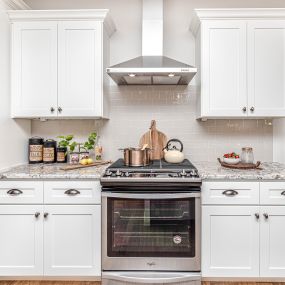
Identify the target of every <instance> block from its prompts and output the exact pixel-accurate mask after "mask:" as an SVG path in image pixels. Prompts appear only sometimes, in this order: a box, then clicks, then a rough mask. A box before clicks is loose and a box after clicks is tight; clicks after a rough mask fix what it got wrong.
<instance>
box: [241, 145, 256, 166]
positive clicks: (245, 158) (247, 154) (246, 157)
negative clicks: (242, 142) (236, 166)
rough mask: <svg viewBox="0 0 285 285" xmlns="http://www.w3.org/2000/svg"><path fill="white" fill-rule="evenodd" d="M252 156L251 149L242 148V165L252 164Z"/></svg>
mask: <svg viewBox="0 0 285 285" xmlns="http://www.w3.org/2000/svg"><path fill="white" fill-rule="evenodd" d="M253 161H254V156H253V151H252V147H243V148H242V153H241V162H242V163H253Z"/></svg>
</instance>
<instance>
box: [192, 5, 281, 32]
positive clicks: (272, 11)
mask: <svg viewBox="0 0 285 285" xmlns="http://www.w3.org/2000/svg"><path fill="white" fill-rule="evenodd" d="M240 19H248V20H258V19H263V20H264V19H285V8H240V9H195V10H194V13H193V16H192V21H191V24H190V28H189V29H190V31H191V32H192V33H193V35H194V36H195V35H196V34H197V32H198V29H199V27H200V24H201V21H203V20H240Z"/></svg>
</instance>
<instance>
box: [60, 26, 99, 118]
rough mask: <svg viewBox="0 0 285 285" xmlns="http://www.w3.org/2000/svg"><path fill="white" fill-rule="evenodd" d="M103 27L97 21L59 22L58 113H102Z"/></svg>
mask: <svg viewBox="0 0 285 285" xmlns="http://www.w3.org/2000/svg"><path fill="white" fill-rule="evenodd" d="M101 30H102V27H101V24H100V22H98V21H97V22H93V21H81V22H80V21H76V22H73V21H66V22H60V23H59V24H58V54H59V56H58V72H59V74H58V78H59V80H58V115H59V116H61V117H92V116H93V117H96V116H100V115H102V97H101V95H102V64H103V59H102V40H101V37H102V31H101Z"/></svg>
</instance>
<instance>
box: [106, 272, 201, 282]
mask: <svg viewBox="0 0 285 285" xmlns="http://www.w3.org/2000/svg"><path fill="white" fill-rule="evenodd" d="M130 284H172V285H200V284H201V274H200V273H196V272H147V271H145V272H130V271H128V272H127V271H116V272H110V271H109V272H106V271H105V272H102V285H130Z"/></svg>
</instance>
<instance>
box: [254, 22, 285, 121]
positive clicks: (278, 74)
mask: <svg viewBox="0 0 285 285" xmlns="http://www.w3.org/2000/svg"><path fill="white" fill-rule="evenodd" d="M284 82H285V21H284V20H263V21H248V108H249V112H248V114H249V116H260V117H266V116H270V117H274V116H276V117H278V116H283V117H284V116H285V84H284Z"/></svg>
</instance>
